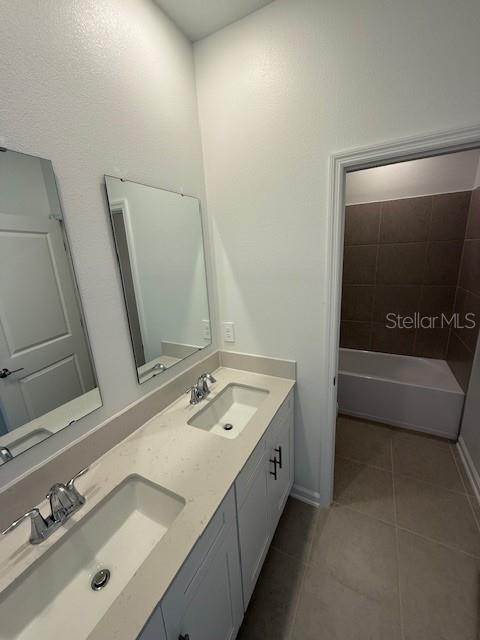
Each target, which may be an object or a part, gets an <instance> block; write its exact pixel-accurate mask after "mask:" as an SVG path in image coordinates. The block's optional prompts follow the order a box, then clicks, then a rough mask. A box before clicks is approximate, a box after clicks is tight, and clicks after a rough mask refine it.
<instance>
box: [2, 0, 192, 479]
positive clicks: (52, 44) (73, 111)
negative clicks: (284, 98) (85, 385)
mask: <svg viewBox="0 0 480 640" xmlns="http://www.w3.org/2000/svg"><path fill="white" fill-rule="evenodd" d="M0 15H1V19H0V96H1V100H0V145H3V146H6V147H9V148H12V149H16V150H20V151H24V152H26V153H32V154H36V155H39V156H43V157H46V158H50V159H51V160H52V161H53V165H54V168H55V171H56V175H57V179H58V183H59V189H60V195H61V198H62V202H63V206H64V211H65V218H66V224H67V230H68V232H69V237H70V242H71V247H72V253H73V260H74V263H75V267H76V272H77V276H78V281H79V288H80V293H81V297H82V301H83V305H84V309H85V315H86V320H87V324H88V329H89V334H90V338H91V343H92V348H93V354H94V358H95V364H96V367H97V371H98V377H99V381H100V387H101V392H102V395H103V401H104V407H103V409H101V410H99V411H97V412H96V413H94V414H93V415H92V416H90V417H89V418H86V419H84V420H83V421H82V422H81V423H79V424H76V425H75V426H74V427H71V428H70V429H66V430H64V431H62V432H61V433H59V434H57V435H56V436H55V437H54V438H51V439H50V440H48V441H45V443H42V445H39V446H38V447H36V448H35V449H33V450H31V451H30V452H28V453H26V454H24V455H23V456H21V457H19V458H18V460H15V461H14V462H11V463H10V464H8V465H5V469H2V471H1V474H0V482H2V483H3V482H7V481H8V480H9V479H11V478H12V477H15V476H16V475H17V474H18V473H20V472H21V471H22V470H23V469H24V468H28V466H29V465H30V464H32V461H34V460H37V459H38V457H39V456H40V455H47V454H48V453H49V452H50V451H52V450H54V449H55V448H57V447H58V446H60V445H63V444H66V443H68V442H69V441H70V440H71V439H72V438H74V437H76V436H78V435H80V434H81V433H82V432H84V431H86V430H87V429H89V428H91V427H92V426H94V425H96V424H98V423H99V422H100V421H101V420H103V419H105V418H107V417H108V416H110V415H112V414H113V413H115V412H117V411H119V410H120V409H122V408H123V407H125V406H126V405H127V404H129V403H131V402H133V401H134V400H136V399H137V398H139V397H141V396H142V395H143V394H145V393H147V392H148V391H151V390H152V389H154V388H155V387H157V386H159V384H160V378H158V377H157V378H155V379H154V380H152V381H149V382H147V383H145V384H143V385H142V386H139V385H138V384H137V380H136V373H135V367H134V363H133V355H132V350H131V345H130V339H129V336H128V328H127V321H126V314H125V309H124V303H123V299H122V293H121V287H120V280H119V275H118V271H117V264H116V260H115V254H114V250H113V242H112V234H111V229H110V223H109V220H108V217H107V207H106V200H105V195H104V190H103V174H104V173H107V174H111V175H119V176H124V177H128V178H131V179H132V180H138V181H139V182H144V183H147V184H156V185H159V186H162V187H165V188H167V189H172V190H175V191H181V192H184V193H189V194H192V195H195V196H198V197H200V198H203V197H204V184H203V169H202V157H201V144H200V135H199V127H198V116H197V101H196V94H195V79H194V67H193V54H192V48H191V44H190V43H189V42H188V41H187V39H186V38H185V37H184V36H183V35H182V34H180V32H179V31H178V30H177V29H176V28H175V27H174V26H173V25H172V23H171V22H170V21H169V20H168V19H166V18H165V16H164V14H163V13H162V12H161V10H160V9H159V8H158V6H157V5H155V4H154V2H153V0H101V1H100V2H99V1H98V0H68V1H60V2H59V1H58V0H42V1H41V2H39V1H38V0H21V1H20V2H11V0H0ZM192 360H194V359H193V358H192V359H190V361H192ZM176 373H178V368H177V367H174V368H173V369H172V370H171V371H170V372H167V373H166V374H164V376H165V377H164V376H162V377H161V379H162V381H163V380H166V379H168V378H170V377H172V376H173V375H175V374H176ZM47 426H48V425H47Z"/></svg>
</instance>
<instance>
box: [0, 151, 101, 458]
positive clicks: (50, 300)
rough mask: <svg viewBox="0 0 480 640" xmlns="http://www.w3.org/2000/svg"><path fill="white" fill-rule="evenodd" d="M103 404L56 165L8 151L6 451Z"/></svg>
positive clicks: (1, 246)
mask: <svg viewBox="0 0 480 640" xmlns="http://www.w3.org/2000/svg"><path fill="white" fill-rule="evenodd" d="M93 392H95V393H93ZM86 394H87V395H86ZM88 394H90V395H88ZM82 397H83V398H85V401H82V400H79V398H82ZM100 404H101V403H100V396H99V394H98V390H97V383H96V380H95V372H94V368H93V363H92V358H91V355H90V349H89V345H88V342H87V336H86V333H85V330H84V322H83V318H82V314H81V308H80V300H79V297H78V293H77V289H76V284H75V279H74V276H73V271H72V265H71V261H70V256H69V254H68V251H67V241H66V236H65V230H64V227H63V219H62V212H61V208H60V203H59V199H58V194H57V191H56V185H55V178H54V175H53V170H52V166H51V163H50V162H49V161H46V160H43V159H41V158H35V157H33V156H28V155H24V154H21V153H15V152H11V151H8V152H4V153H0V409H1V421H0V447H2V446H6V447H8V448H11V449H12V451H13V452H15V451H14V450H15V447H16V445H17V444H18V443H17V442H16V440H15V438H20V439H21V440H22V442H23V445H22V446H21V447H20V448H21V449H22V450H24V449H26V448H28V447H29V446H31V445H32V444H35V442H37V441H40V440H42V439H44V438H45V437H47V436H48V435H51V433H53V432H55V431H57V430H58V429H59V428H63V427H65V426H66V425H68V424H69V423H70V422H72V421H73V420H76V419H78V418H79V417H81V416H82V415H85V413H88V412H89V411H91V410H93V409H95V408H97V407H98V406H100ZM62 407H64V408H65V410H64V411H62V410H61V408H62ZM42 418H44V420H42ZM26 425H31V426H32V429H29V428H27V427H26ZM14 430H15V434H16V435H14V433H13V432H14ZM33 431H34V432H35V433H33ZM10 432H12V435H11V436H10V437H8V434H9V433H10ZM32 434H33V435H32ZM3 462H5V460H3Z"/></svg>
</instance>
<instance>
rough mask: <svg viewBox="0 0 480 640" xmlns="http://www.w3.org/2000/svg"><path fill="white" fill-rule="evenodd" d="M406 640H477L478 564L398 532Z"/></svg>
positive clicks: (445, 549)
mask: <svg viewBox="0 0 480 640" xmlns="http://www.w3.org/2000/svg"><path fill="white" fill-rule="evenodd" d="M399 557H400V591H401V597H402V612H403V625H404V634H405V640H478V638H479V636H480V624H479V596H480V593H479V575H480V565H479V561H478V560H476V559H474V558H471V557H470V556H467V555H465V554H463V553H460V552H458V551H453V550H450V549H447V548H446V547H443V546H442V545H439V544H436V543H434V542H430V541H428V540H424V539H422V538H419V537H418V536H415V535H413V534H410V533H408V532H404V531H399Z"/></svg>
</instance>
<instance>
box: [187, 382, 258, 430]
mask: <svg viewBox="0 0 480 640" xmlns="http://www.w3.org/2000/svg"><path fill="white" fill-rule="evenodd" d="M268 394H269V392H268V391H266V390H265V389H257V388H256V387H248V386H246V385H243V384H229V385H227V386H226V387H225V389H224V390H223V391H222V392H221V393H219V395H218V396H217V397H216V398H213V399H212V400H210V401H209V402H208V403H207V404H206V405H205V407H204V408H203V409H201V410H200V411H199V412H198V413H196V414H195V415H194V416H193V418H190V420H189V421H188V424H189V425H191V426H192V427H197V428H198V429H204V430H205V431H210V432H211V433H215V434H216V435H219V436H223V437H224V438H236V437H237V436H238V435H239V434H240V433H241V432H242V431H243V429H244V428H245V426H246V425H247V424H248V422H249V421H250V420H251V419H252V417H253V416H254V415H255V413H256V412H257V409H258V407H259V406H260V405H261V404H262V402H263V401H264V400H265V398H266V397H267V396H268Z"/></svg>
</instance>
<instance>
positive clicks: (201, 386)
mask: <svg viewBox="0 0 480 640" xmlns="http://www.w3.org/2000/svg"><path fill="white" fill-rule="evenodd" d="M209 382H210V383H212V384H213V383H214V382H216V380H215V378H214V377H213V376H212V374H211V373H202V375H201V376H200V377H199V378H198V380H197V382H196V384H194V385H193V387H190V389H187V391H186V393H190V404H198V403H199V402H200V401H201V400H203V399H204V398H206V397H207V396H208V394H209V393H210V388H209V386H208V383H209Z"/></svg>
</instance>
